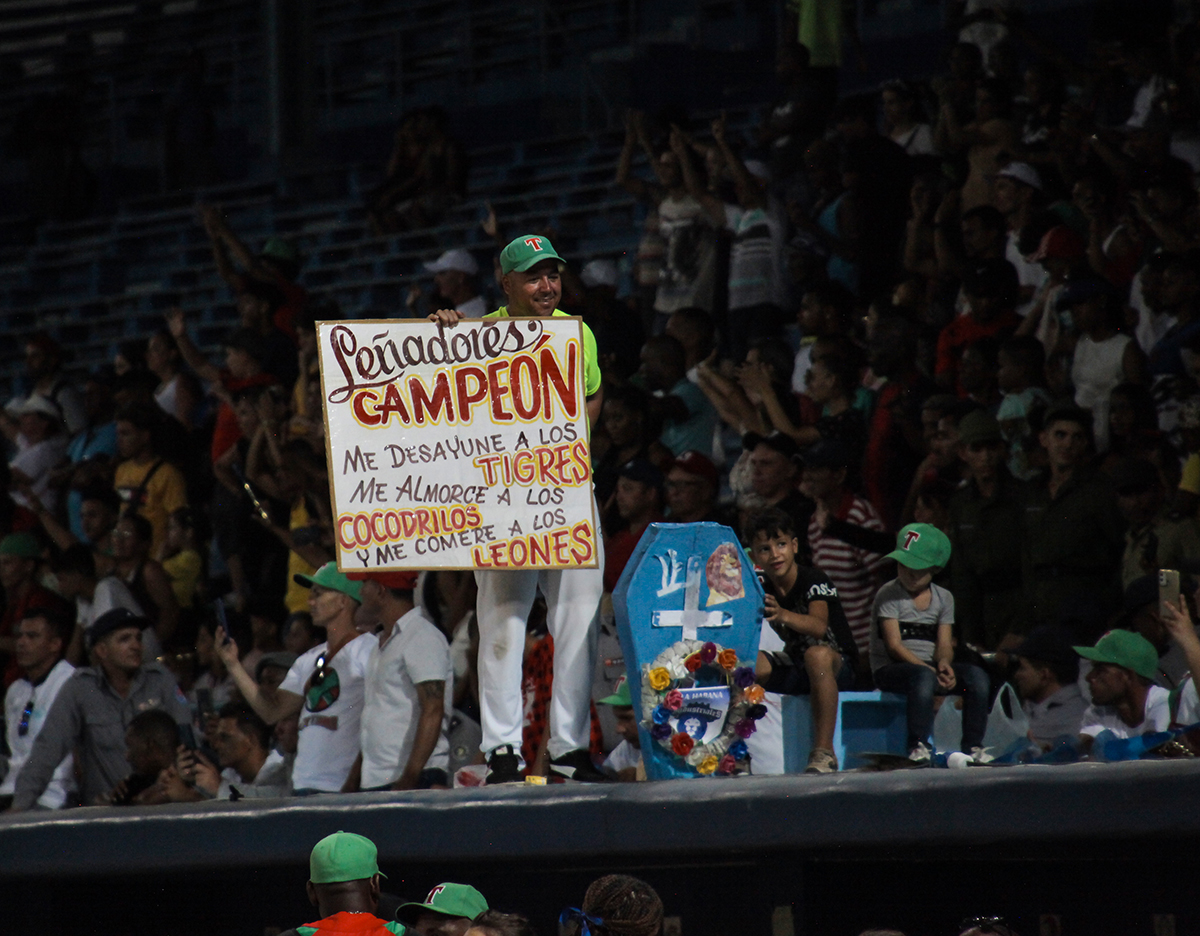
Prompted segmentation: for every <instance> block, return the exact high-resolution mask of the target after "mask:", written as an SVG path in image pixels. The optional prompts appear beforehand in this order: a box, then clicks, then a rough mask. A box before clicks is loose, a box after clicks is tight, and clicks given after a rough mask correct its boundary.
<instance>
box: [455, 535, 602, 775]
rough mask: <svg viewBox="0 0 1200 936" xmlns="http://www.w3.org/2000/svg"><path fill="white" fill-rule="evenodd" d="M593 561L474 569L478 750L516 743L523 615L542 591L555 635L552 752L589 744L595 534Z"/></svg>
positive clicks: (596, 621)
mask: <svg viewBox="0 0 1200 936" xmlns="http://www.w3.org/2000/svg"><path fill="white" fill-rule="evenodd" d="M597 553H598V559H599V560H600V562H599V567H598V568H595V569H561V570H559V569H527V570H522V571H514V572H497V571H491V570H487V569H483V570H478V569H477V570H476V572H475V582H476V584H478V586H479V599H478V602H477V604H476V608H477V618H478V621H479V663H478V668H479V709H480V722H481V725H482V728H483V741H482V743H481V744H480V750H482V751H483V752H484V753H485V754H490V753H491V752H492V751H494V750H495V749H496V748H498V747H500V746H501V745H505V744H511V745H512V746H513V750H515V751H516V752H517V753H518V754H519V753H520V751H521V729H522V728H523V726H524V721H525V712H524V706H523V704H522V697H521V664H522V663H523V662H524V657H525V622H526V621H527V620H528V619H529V609H530V608H532V607H533V601H534V599H535V598H536V597H537V589H538V586H539V585H540V586H541V589H542V594H543V595H545V596H546V612H547V613H546V624H547V626H548V627H549V630H550V636H551V637H553V638H554V688H553V693H552V695H551V699H550V743H549V751H550V756H551V757H552V758H554V757H561V756H562V755H563V754H566V753H567V752H568V751H574V750H578V749H580V748H583V749H584V750H586V749H587V748H588V747H589V746H590V744H591V735H592V724H591V702H592V677H593V675H594V673H595V671H596V647H597V644H598V641H599V639H600V596H601V595H602V594H603V593H604V572H603V570H604V547H603V545H602V544H601V543H600V540H599V537H597Z"/></svg>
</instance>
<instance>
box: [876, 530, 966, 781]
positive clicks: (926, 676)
mask: <svg viewBox="0 0 1200 936" xmlns="http://www.w3.org/2000/svg"><path fill="white" fill-rule="evenodd" d="M950 552H951V547H950V540H949V539H948V538H947V537H946V535H945V534H944V533H942V531H941V530H938V529H937V528H936V527H932V526H929V525H928V524H926V523H910V524H909V525H908V526H906V527H904V528H903V529H902V530H901V531H900V532H899V533H898V534H897V535H896V549H895V550H894V551H893V552H891V553H889V554H888V556H887V558H888V559H895V560H896V563H897V569H896V578H894V579H893V580H892V581H890V582H888V583H887V584H886V585H884V586H883V588H881V589H880V590H879V594H877V595H876V596H875V604H874V607H873V608H872V611H871V670H872V672H873V673H874V674H875V685H877V686H878V687H879V688H880V689H882V690H884V691H885V692H899V693H902V694H903V695H905V696H906V697H907V699H908V748H909V755H908V756H909V758H910V759H911V760H914V761H917V762H927V761H928V760H929V758H930V749H929V744H928V741H929V732H930V729H931V728H932V727H933V697H934V696H935V695H946V694H949V693H954V694H955V695H962V696H963V735H962V748H961V749H962V750H963V751H964V752H965V753H969V754H970V755H971V756H972V757H976V758H978V757H979V756H980V754H981V753H982V749H983V748H982V746H983V733H984V730H985V729H986V727H987V717H988V709H987V701H988V678H987V674H985V673H984V672H983V670H981V669H980V668H979V667H977V666H972V665H971V664H969V663H955V662H954V644H953V630H954V596H953V595H952V594H951V593H950V592H948V591H946V589H944V588H942V587H941V586H940V585H935V584H933V577H934V576H935V575H937V573H938V572H940V571H941V570H942V569H943V568H945V566H946V563H947V562H949V560H950Z"/></svg>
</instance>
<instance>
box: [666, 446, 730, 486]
mask: <svg viewBox="0 0 1200 936" xmlns="http://www.w3.org/2000/svg"><path fill="white" fill-rule="evenodd" d="M671 467H672V468H678V469H679V470H680V471H686V472H687V473H688V474H690V475H699V476H700V477H701V478H704V479H706V480H708V481H710V482H712V485H713V486H714V487H719V486H720V485H719V483H718V482H719V478H718V476H717V466H716V465H714V464H713V463H712V460H711V459H709V458H706V457H705V456H704V455H702V454H701V453H700V452H697V451H696V450H695V449H691V450H689V451H687V452H684V453H682V454H681V455H679V456H678V457H677V458H676V459H675V461H674V462H673V463H672V465H671Z"/></svg>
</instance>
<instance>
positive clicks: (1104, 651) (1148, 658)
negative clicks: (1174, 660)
mask: <svg viewBox="0 0 1200 936" xmlns="http://www.w3.org/2000/svg"><path fill="white" fill-rule="evenodd" d="M1072 649H1073V650H1074V651H1075V652H1076V653H1078V654H1079V655H1080V656H1081V657H1083V658H1084V659H1085V660H1093V661H1095V662H1096V663H1111V664H1113V665H1114V666H1123V667H1125V669H1127V670H1133V672H1135V673H1137V674H1138V675H1139V676H1142V677H1145V678H1146V679H1154V677H1155V676H1157V675H1158V651H1157V650H1155V649H1154V644H1152V643H1150V641H1148V640H1147V639H1146V638H1145V637H1143V636H1142V635H1141V634H1135V633H1134V632H1133V631H1127V630H1110V631H1109V632H1108V633H1107V634H1105V635H1104V636H1103V637H1101V638H1100V639H1099V640H1097V641H1096V646H1094V647H1073V648H1072Z"/></svg>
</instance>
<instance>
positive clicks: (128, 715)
mask: <svg viewBox="0 0 1200 936" xmlns="http://www.w3.org/2000/svg"><path fill="white" fill-rule="evenodd" d="M145 626H146V621H145V619H143V618H139V617H137V616H136V615H134V614H132V613H131V612H129V611H128V610H126V609H125V608H114V609H113V610H111V611H109V612H108V613H106V614H104V615H102V616H101V617H100V618H99V619H98V620H97V621H96V623H95V624H94V625H93V626H92V629H91V633H90V637H91V653H92V655H93V659H95V660H96V665H94V666H87V667H84V668H82V669H79V670H76V672H75V673H74V675H72V677H71V678H70V679H69V680H67V682H66V683H65V684H64V685H63V687H62V688H61V689H60V690H59V692H58V696H57V697H56V698H55V700H54V705H53V706H52V707H51V709H50V713H49V715H47V716H46V721H45V723H44V724H43V726H42V730H41V732H39V734H38V736H37V739H36V740H35V741H34V743H33V750H32V751H31V752H30V754H29V759H28V760H27V761H26V762H25V767H24V769H23V770H22V771H21V775H20V776H19V777H18V778H17V784H16V790H15V792H14V794H13V804H12V808H13V810H14V811H20V810H23V809H29V808H31V807H32V806H33V805H34V803H36V802H37V801H38V800H39V798H40V797H41V796H42V795H43V794H44V793H45V792H46V788H47V787H48V786H49V785H50V783H51V781H52V780H53V779H54V774H55V771H56V770H57V769H58V767H59V765H60V764H61V763H62V761H63V758H64V757H66V756H67V755H68V754H69V753H71V751H72V750H74V751H75V753H76V757H77V758H78V768H79V776H80V778H81V779H80V784H81V785H80V791H79V792H80V795H81V797H82V800H83V802H85V803H91V802H93V801H94V800H95V798H96V797H97V796H99V795H101V794H103V793H106V792H108V791H109V790H112V789H113V788H114V787H115V786H116V785H117V784H118V783H120V782H121V780H122V779H124V778H125V777H126V776H127V775H128V774H129V767H130V765H129V762H128V761H127V760H126V757H125V733H126V729H127V727H128V726H129V725H130V724H131V723H132V722H133V719H134V717H135V716H137V715H138V714H139V713H142V712H146V711H148V710H151V709H161V710H163V711H165V712H166V713H167V714H168V715H169V716H170V717H171V718H173V719H174V720H175V722H176V723H177V724H181V725H186V724H190V723H191V717H192V716H191V709H189V708H188V705H187V702H186V701H185V700H184V698H183V695H182V694H181V693H180V692H179V687H178V686H177V684H176V682H175V677H174V676H172V675H171V673H170V672H169V671H168V670H167V669H166V667H164V666H163V665H162V664H160V663H143V662H142V631H143V629H144V628H145Z"/></svg>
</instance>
